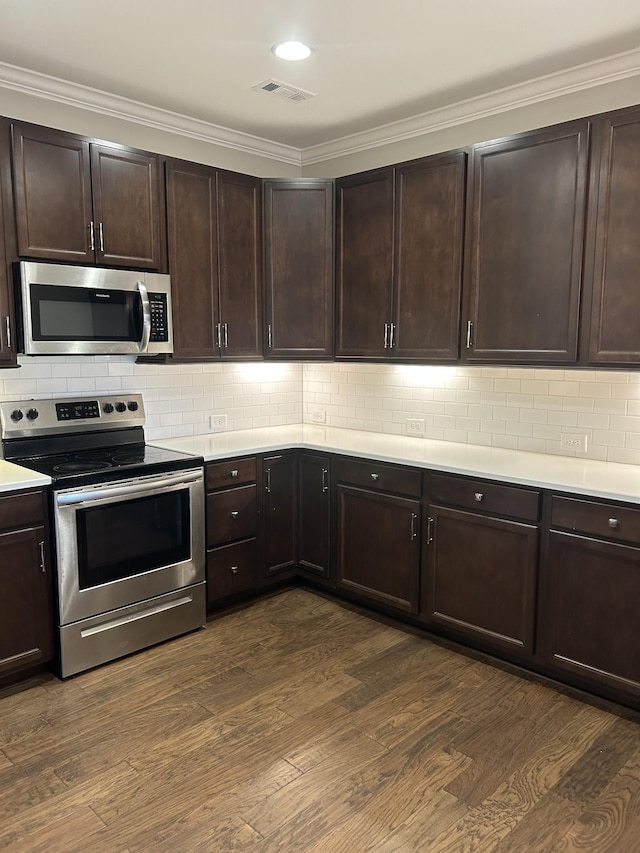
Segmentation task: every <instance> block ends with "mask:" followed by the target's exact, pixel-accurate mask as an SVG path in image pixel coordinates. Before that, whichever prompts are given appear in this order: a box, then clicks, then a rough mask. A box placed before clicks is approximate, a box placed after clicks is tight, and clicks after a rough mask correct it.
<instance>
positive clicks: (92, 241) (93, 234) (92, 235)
mask: <svg viewBox="0 0 640 853" xmlns="http://www.w3.org/2000/svg"><path fill="white" fill-rule="evenodd" d="M95 248H96V232H95V229H94V227H93V219H92V220H91V222H90V223H89V249H90V250H91V251H92V252H93V251H94V250H95Z"/></svg>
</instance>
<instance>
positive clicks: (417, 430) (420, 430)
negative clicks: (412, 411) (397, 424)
mask: <svg viewBox="0 0 640 853" xmlns="http://www.w3.org/2000/svg"><path fill="white" fill-rule="evenodd" d="M407 435H417V436H423V435H424V418H407Z"/></svg>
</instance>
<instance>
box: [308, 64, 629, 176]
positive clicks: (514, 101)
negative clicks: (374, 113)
mask: <svg viewBox="0 0 640 853" xmlns="http://www.w3.org/2000/svg"><path fill="white" fill-rule="evenodd" d="M637 76H640V49H638V50H630V51H627V52H625V53H619V54H616V55H615V56H610V57H607V58H606V59H600V60H596V61H594V62H587V63H585V64H583V65H577V66H574V67H573V68H569V69H566V70H564V71H558V72H556V73H554V74H546V75H544V76H543V77H536V78H534V79H532V80H527V81H526V82H525V83H518V84H516V85H514V86H506V87H505V88H503V89H496V90H495V91H493V92H488V93H487V94H485V95H480V96H478V97H476V98H468V99H466V100H463V101H458V102H457V103H454V104H449V105H448V106H446V107H442V108H440V109H436V110H431V111H430V112H426V113H421V114H420V115H416V116H412V117H411V118H408V119H401V120H400V121H395V122H390V123H388V124H383V125H379V126H378V127H375V128H373V129H372V130H366V131H362V132H360V133H354V134H351V135H349V136H343V137H340V138H338V139H333V140H331V141H330V142H325V143H321V144H320V145H312V146H309V147H307V148H303V149H302V166H303V167H304V166H310V165H312V164H314V163H323V162H325V161H327V160H333V159H335V158H337V157H344V156H347V155H349V154H357V153H359V152H361V151H367V150H369V149H371V148H379V147H382V146H384V145H388V144H390V143H392V142H400V141H402V140H405V139H412V138H414V137H417V136H425V135H427V134H429V133H435V132H436V131H439V130H445V129H446V128H450V127H455V126H456V125H461V124H466V123H467V122H471V121H477V120H478V119H483V118H488V117H489V116H493V115H498V114H500V113H504V112H508V111H509V110H514V109H518V108H519V107H526V106H529V105H531V104H536V103H540V102H542V101H548V100H551V99H553V98H560V97H562V96H563V95H570V94H574V93H576V92H581V91H585V90H587V89H593V88H595V87H597V86H603V85H605V84H607V83H613V82H616V81H618V80H625V79H628V78H630V77H637Z"/></svg>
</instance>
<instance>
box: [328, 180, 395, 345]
mask: <svg viewBox="0 0 640 853" xmlns="http://www.w3.org/2000/svg"><path fill="white" fill-rule="evenodd" d="M393 197H394V193H393V169H381V170H379V171H375V172H370V173H368V174H366V175H357V176H355V177H350V178H344V179H342V180H339V181H338V182H337V184H336V235H337V236H336V253H337V260H336V356H351V357H359V358H380V357H384V356H386V355H388V350H389V345H390V343H391V341H390V327H391V315H392V285H393Z"/></svg>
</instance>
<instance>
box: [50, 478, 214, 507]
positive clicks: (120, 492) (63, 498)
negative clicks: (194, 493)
mask: <svg viewBox="0 0 640 853" xmlns="http://www.w3.org/2000/svg"><path fill="white" fill-rule="evenodd" d="M198 481H200V482H202V481H203V476H202V471H201V470H200V469H198V470H196V471H180V472H179V473H176V474H172V475H171V474H170V475H164V474H163V475H162V476H159V477H148V478H145V479H144V480H139V481H137V482H134V483H129V484H121V485H112V486H105V487H104V488H97V489H92V488H87V489H84V488H82V489H78V490H77V491H76V490H73V491H70V492H68V493H67V494H65V493H64V492H58V493H57V494H56V496H55V500H56V504H57V505H58V506H69V505H71V504H78V505H79V504H87V503H95V502H97V501H101V500H107V499H109V498H118V497H133V496H135V495H150V494H155V493H156V492H161V491H163V490H165V489H168V488H170V487H171V486H189V485H190V484H191V483H197V482H198Z"/></svg>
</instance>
